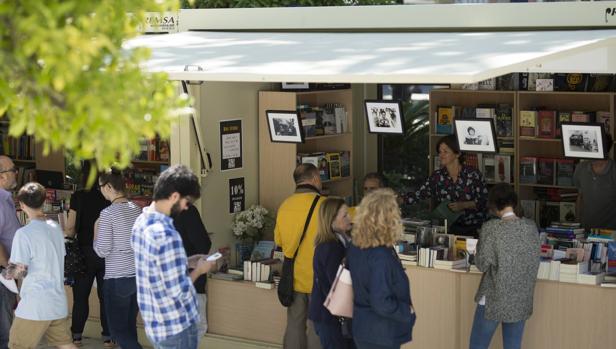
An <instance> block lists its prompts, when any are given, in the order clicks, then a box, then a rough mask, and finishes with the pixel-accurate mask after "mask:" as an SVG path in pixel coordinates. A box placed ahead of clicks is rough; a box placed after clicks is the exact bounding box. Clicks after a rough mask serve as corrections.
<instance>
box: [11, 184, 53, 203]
mask: <svg viewBox="0 0 616 349" xmlns="http://www.w3.org/2000/svg"><path fill="white" fill-rule="evenodd" d="M46 197H47V195H46V192H45V187H43V186H42V185H41V184H40V183H37V182H30V183H26V184H24V186H23V187H21V188H20V189H19V192H17V200H18V201H19V202H21V203H22V204H24V205H26V206H28V207H30V208H33V209H39V208H41V207H42V206H43V204H44V203H45V198H46Z"/></svg>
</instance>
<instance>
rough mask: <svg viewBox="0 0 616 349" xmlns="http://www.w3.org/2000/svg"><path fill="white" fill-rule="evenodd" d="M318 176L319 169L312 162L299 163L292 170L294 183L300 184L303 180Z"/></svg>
mask: <svg viewBox="0 0 616 349" xmlns="http://www.w3.org/2000/svg"><path fill="white" fill-rule="evenodd" d="M318 176H319V170H318V169H317V167H316V166H314V165H313V164H308V163H304V164H299V165H297V167H296V168H295V171H293V180H294V181H295V184H300V183H302V182H305V181H309V180H311V179H312V178H314V177H318Z"/></svg>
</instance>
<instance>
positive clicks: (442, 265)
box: [433, 259, 467, 270]
mask: <svg viewBox="0 0 616 349" xmlns="http://www.w3.org/2000/svg"><path fill="white" fill-rule="evenodd" d="M433 265H434V269H445V270H453V269H458V270H460V269H465V268H466V267H467V263H466V259H456V260H442V259H437V260H435V261H434V262H433Z"/></svg>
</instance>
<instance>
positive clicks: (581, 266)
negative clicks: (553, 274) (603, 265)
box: [558, 259, 588, 283]
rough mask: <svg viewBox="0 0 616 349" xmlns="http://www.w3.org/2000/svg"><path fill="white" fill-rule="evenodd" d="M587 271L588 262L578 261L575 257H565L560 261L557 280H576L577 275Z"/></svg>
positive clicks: (573, 281) (574, 281)
mask: <svg viewBox="0 0 616 349" xmlns="http://www.w3.org/2000/svg"><path fill="white" fill-rule="evenodd" d="M586 272H588V263H587V262H584V261H580V262H578V260H577V259H567V260H563V261H560V273H559V275H558V280H559V281H560V282H572V283H577V282H578V275H579V274H583V273H586Z"/></svg>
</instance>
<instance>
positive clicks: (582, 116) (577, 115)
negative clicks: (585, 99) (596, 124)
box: [571, 111, 591, 123]
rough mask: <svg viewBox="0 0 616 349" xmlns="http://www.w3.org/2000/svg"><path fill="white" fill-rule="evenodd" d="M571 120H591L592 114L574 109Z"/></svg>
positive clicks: (586, 121)
mask: <svg viewBox="0 0 616 349" xmlns="http://www.w3.org/2000/svg"><path fill="white" fill-rule="evenodd" d="M571 121H572V122H585V123H588V122H590V121H591V120H590V114H588V113H586V112H583V111H573V112H571Z"/></svg>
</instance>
